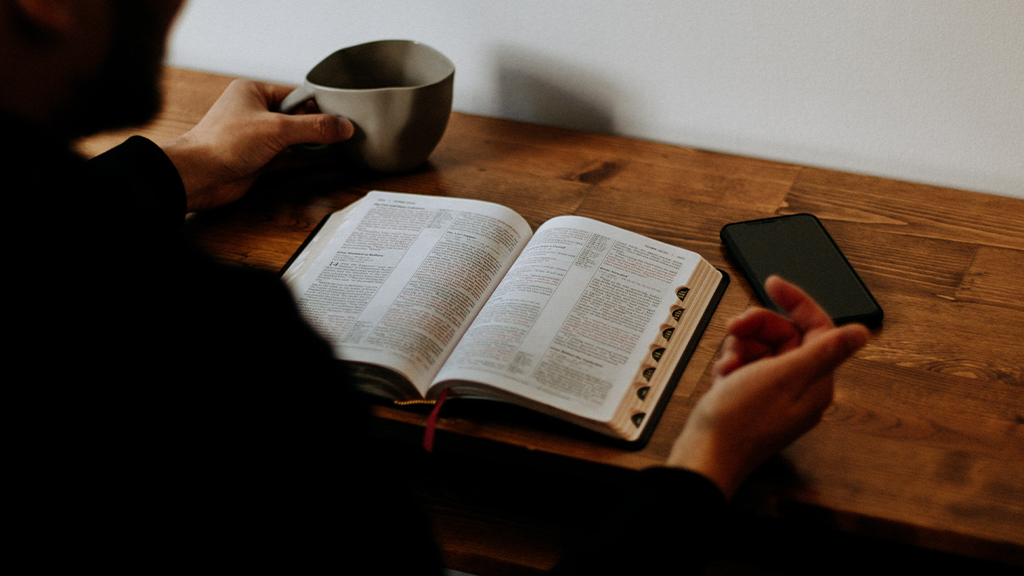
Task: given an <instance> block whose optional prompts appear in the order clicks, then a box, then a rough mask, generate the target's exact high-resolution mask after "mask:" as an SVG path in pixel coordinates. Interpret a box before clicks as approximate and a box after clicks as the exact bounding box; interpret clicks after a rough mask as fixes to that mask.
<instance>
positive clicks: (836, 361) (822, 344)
mask: <svg viewBox="0 0 1024 576" xmlns="http://www.w3.org/2000/svg"><path fill="white" fill-rule="evenodd" d="M868 336H869V332H868V329H867V328H865V327H864V326H861V325H860V324H848V325H846V326H842V327H839V328H833V329H831V330H829V331H828V332H826V333H823V334H821V335H820V336H819V337H817V338H815V339H813V340H810V341H805V342H804V343H803V344H802V345H801V346H800V347H798V348H796V349H794V350H790V351H789V352H787V353H785V354H783V355H781V356H777V357H775V358H772V359H769V360H767V361H766V362H767V363H769V364H768V365H766V367H765V368H766V369H767V370H768V371H770V372H771V373H773V374H774V375H775V376H776V378H777V381H778V382H782V383H790V384H795V386H793V387H792V392H793V393H794V394H795V395H796V396H800V395H802V394H804V392H805V391H807V390H808V389H809V387H811V385H812V384H813V383H815V382H819V381H821V379H822V378H826V377H830V376H831V374H832V372H833V371H834V370H835V369H836V368H838V367H839V365H840V364H842V363H843V361H845V360H846V359H847V358H849V357H850V356H851V355H853V353H854V352H856V351H857V350H860V349H861V348H863V347H864V345H865V344H867V341H868ZM829 380H830V378H829ZM828 399H829V401H831V394H829V397H828ZM826 406H827V403H826Z"/></svg>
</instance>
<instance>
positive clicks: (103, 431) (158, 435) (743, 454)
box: [0, 0, 867, 574]
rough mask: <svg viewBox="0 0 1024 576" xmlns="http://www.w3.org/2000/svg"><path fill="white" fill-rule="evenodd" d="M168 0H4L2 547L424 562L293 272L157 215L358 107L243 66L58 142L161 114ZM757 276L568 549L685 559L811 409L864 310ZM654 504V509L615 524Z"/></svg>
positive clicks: (582, 560) (813, 413) (604, 566)
mask: <svg viewBox="0 0 1024 576" xmlns="http://www.w3.org/2000/svg"><path fill="white" fill-rule="evenodd" d="M180 4H181V3H180V2H178V1H159V0H146V1H144V0H0V58H3V62H4V66H3V67H2V68H0V86H3V90H2V91H0V126H2V130H3V141H4V147H5V148H4V154H3V156H2V158H0V162H2V166H3V174H4V176H5V179H6V181H7V182H9V183H10V184H9V185H8V186H7V187H6V196H7V200H8V202H9V205H10V204H13V206H12V207H10V208H9V209H8V214H9V215H10V218H9V220H11V221H15V222H19V223H20V224H18V225H12V226H10V227H9V228H8V230H9V234H8V246H9V247H15V248H17V249H16V254H15V255H14V257H13V262H12V263H11V264H10V265H9V267H8V270H9V273H8V282H7V283H8V288H9V292H10V293H11V298H10V299H9V306H10V308H11V311H10V312H9V314H8V322H7V326H9V328H10V332H11V335H12V336H14V337H15V338H16V339H17V341H16V343H15V344H13V345H12V346H10V347H9V350H8V361H9V362H10V363H11V364H12V365H13V367H14V370H12V371H11V373H12V375H13V378H11V379H13V380H15V382H9V384H8V386H7V387H6V390H5V392H6V396H7V401H6V402H5V403H4V405H5V408H6V409H7V412H8V417H7V418H6V421H7V423H8V425H9V429H10V430H11V433H10V435H9V437H10V438H11V440H10V441H9V442H10V443H11V444H12V445H11V446H10V449H9V450H8V451H7V452H8V454H9V458H8V461H7V463H6V464H7V470H8V474H7V476H8V477H9V478H10V479H13V484H14V485H15V488H14V489H9V490H8V494H9V495H10V496H9V503H10V504H11V506H10V507H9V508H11V513H10V514H8V515H7V518H8V522H9V523H10V524H11V525H12V526H9V528H11V527H13V528H14V529H15V530H14V533H16V534H18V540H17V542H14V543H12V544H13V547H14V549H16V550H17V551H18V552H19V553H20V554H21V555H22V556H24V557H30V558H32V559H33V561H34V562H35V563H36V564H37V565H38V566H40V567H46V566H50V565H54V566H86V565H89V566H102V567H104V568H106V569H108V570H115V571H127V570H132V571H138V570H139V569H140V568H150V567H154V566H159V567H169V568H178V569H180V568H194V567H198V566H202V567H204V568H206V567H212V568H215V569H226V568H234V569H239V568H244V569H253V568H256V569H262V570H270V569H288V570H292V571H297V570H301V569H314V568H319V567H323V566H328V565H333V566H338V567H339V568H341V569H343V570H344V569H346V568H348V569H349V571H353V572H355V571H354V570H353V569H352V567H353V566H358V565H359V563H361V562H368V563H370V564H371V565H372V566H374V571H375V572H379V573H427V572H430V571H433V572H435V573H436V572H437V571H439V570H440V562H439V557H438V554H437V550H436V548H435V547H434V545H433V543H432V541H431V539H430V537H429V533H428V530H427V528H426V523H425V522H424V521H423V519H422V518H421V517H420V516H419V515H418V513H417V512H416V507H415V505H414V504H413V503H411V502H410V501H409V499H408V497H407V496H405V494H407V491H406V490H404V489H403V487H401V486H400V482H399V479H397V478H395V477H394V476H393V475H389V474H387V472H386V467H385V466H384V464H385V463H384V462H380V461H378V460H377V459H375V452H374V451H373V450H372V449H371V448H368V447H367V439H366V438H365V436H364V434H365V432H364V430H365V429H366V417H367V416H366V411H365V409H364V408H363V406H362V405H361V403H360V400H359V398H358V397H357V396H356V395H354V394H353V393H352V391H351V389H350V388H349V387H348V386H347V385H346V383H345V374H344V373H343V371H341V370H340V369H339V367H338V365H337V363H336V362H334V361H333V359H332V358H331V353H330V348H329V347H328V346H327V345H326V344H325V343H323V342H322V341H321V340H320V339H319V338H318V337H316V336H315V335H314V334H313V333H312V332H311V331H310V330H309V329H308V328H307V327H306V326H305V325H304V324H303V323H302V321H301V320H300V319H299V317H298V315H297V314H296V312H295V308H294V306H293V304H292V302H291V300H290V298H289V296H288V294H287V292H286V291H285V289H284V288H283V287H282V286H281V285H280V284H279V283H278V282H277V281H276V279H274V278H272V277H270V276H269V275H264V274H259V273H251V272H246V271H242V270H236V269H229V268H224V267H221V266H217V265H214V264H212V263H210V262H209V261H208V260H206V259H205V258H204V257H203V256H202V255H200V254H198V253H197V252H196V251H195V250H193V249H192V248H190V247H188V246H187V245H185V244H184V243H182V242H181V241H179V240H177V239H176V237H175V230H176V229H177V228H178V227H179V226H180V223H181V219H182V217H183V215H184V214H185V213H186V212H187V211H194V210H204V209H209V208H213V207H216V206H220V205H223V204H226V203H228V202H231V201H233V200H235V199H237V198H239V197H241V196H242V195H243V194H244V193H245V192H246V190H247V189H248V187H249V186H250V185H251V184H252V182H253V181H254V180H255V178H256V177H257V176H258V174H259V173H260V172H261V171H262V170H263V169H264V168H265V166H266V165H267V164H268V163H269V162H270V161H271V160H273V159H274V158H275V157H276V156H277V155H278V154H279V153H281V152H282V151H283V150H285V149H286V148H287V147H289V146H291V145H293V144H297V143H303V142H310V143H320V144H325V143H330V142H336V141H340V140H344V139H345V138H348V137H349V136H350V135H351V133H352V126H351V124H350V123H349V122H348V121H346V120H342V119H337V118H333V117H330V116H326V115H321V114H309V115H304V116H285V115H281V114H277V113H275V112H272V110H274V109H275V108H276V106H277V104H278V103H279V102H280V100H281V99H282V98H283V96H284V94H285V93H286V92H287V90H285V89H282V88H279V87H274V86H269V85H265V84H260V83H254V82H236V83H234V84H232V85H231V86H230V87H229V88H228V90H227V91H226V92H225V94H224V95H223V96H222V97H221V99H220V100H218V102H217V103H216V104H215V105H214V107H213V109H211V110H210V112H209V113H208V114H207V116H206V117H205V118H204V119H203V121H202V122H200V124H199V125H197V126H196V127H195V128H194V129H193V130H192V131H190V132H189V133H187V134H185V135H184V136H182V137H181V138H178V139H176V140H174V141H172V142H168V143H164V144H162V145H160V146H158V145H156V144H154V143H152V142H149V141H148V140H144V139H140V138H134V139H131V140H129V141H128V142H126V143H125V144H123V145H122V146H119V147H117V148H115V149H114V150H112V151H110V152H108V153H106V154H104V155H101V156H100V157H98V158H97V159H94V160H92V161H89V162H85V161H84V160H83V159H81V158H79V157H78V156H76V155H75V154H74V153H73V152H72V151H71V148H70V145H69V143H70V142H71V140H72V139H73V138H75V137H77V136H81V135H84V134H88V133H91V132H93V131H96V130H99V129H103V128H110V127H114V126H118V125H124V124H128V123H135V122H140V121H142V120H144V119H146V118H148V117H150V116H151V115H152V114H153V113H154V112H155V110H156V109H157V102H158V98H157V83H156V80H157V75H158V70H159V63H160V59H161V56H162V51H163V45H164V42H165V41H166V36H167V31H168V28H169V27H170V25H171V23H172V22H173V19H174V16H175V14H176V13H177V11H178V9H179V7H180ZM767 288H768V290H769V293H770V294H771V295H772V297H773V298H775V299H776V301H778V302H779V303H780V304H781V305H782V306H783V308H784V309H786V310H787V311H788V312H789V316H790V318H791V319H785V318H783V317H781V316H778V315H776V314H774V313H771V312H768V311H766V310H760V309H758V310H751V311H748V312H747V313H745V314H743V315H741V316H740V317H739V318H737V319H735V320H733V321H732V322H731V323H730V324H729V327H728V331H729V334H730V335H729V337H728V340H727V342H726V344H725V346H724V353H723V356H722V358H721V359H720V360H719V362H718V363H717V364H716V366H715V383H714V386H713V388H712V389H711V391H710V392H709V393H708V394H707V395H706V396H705V398H704V399H702V400H701V402H700V403H699V404H698V406H697V407H696V409H695V410H694V413H693V414H692V416H691V418H690V421H689V422H688V423H687V425H686V428H685V430H684V431H683V433H682V435H681V436H680V438H679V440H678V441H677V443H676V446H675V448H674V450H673V452H672V454H671V456H670V458H669V461H668V462H667V463H666V466H665V467H664V468H658V469H654V470H650V471H647V472H644V473H643V475H642V477H641V479H640V481H641V482H643V484H644V486H645V487H646V488H647V489H646V490H644V491H642V493H639V495H635V496H633V497H632V498H633V499H632V500H627V501H625V502H624V504H623V507H622V509H621V510H620V511H619V512H618V514H619V516H618V518H616V519H613V520H612V521H611V522H609V524H608V527H607V528H606V529H605V531H604V532H603V533H602V534H600V535H598V536H596V537H595V539H594V540H593V542H592V546H590V547H589V548H586V549H583V550H581V551H579V552H578V553H577V554H575V555H574V556H571V557H569V558H567V559H566V560H565V561H564V562H563V563H562V564H561V565H560V567H559V568H558V570H560V571H561V572H562V573H579V574H594V573H623V571H624V570H627V569H628V570H630V571H633V572H636V571H641V572H642V571H644V570H646V571H655V570H658V569H659V568H660V567H662V563H663V562H671V563H672V564H673V565H676V564H677V563H678V562H679V561H680V559H681V558H689V559H690V560H691V561H694V562H698V561H699V559H700V556H701V552H702V549H703V544H704V543H705V542H707V540H708V539H709V538H711V537H713V536H714V531H713V530H710V529H709V526H711V525H713V524H715V523H716V522H717V519H718V518H719V517H720V516H721V514H722V510H723V508H724V506H725V502H726V500H727V499H728V498H731V497H732V495H733V494H734V493H735V491H736V490H737V488H738V487H739V485H740V484H741V483H742V481H743V479H744V478H746V476H747V475H748V474H749V473H750V472H751V471H752V470H753V469H754V468H755V467H756V466H758V465H759V464H760V463H761V462H763V461H764V460H765V459H766V458H768V457H769V456H771V455H772V454H774V453H775V452H777V451H778V450H779V449H781V448H782V447H784V446H786V445H787V444H789V443H790V442H791V441H792V440H794V439H795V438H797V437H798V436H799V435H801V434H803V433H804V432H806V431H807V430H808V429H810V428H811V427H813V426H814V425H815V424H816V423H817V421H818V420H819V419H820V417H821V414H822V412H823V411H824V409H825V408H826V407H827V406H828V405H829V403H830V402H831V398H832V371H833V370H834V369H835V368H836V366H838V365H839V364H840V363H841V362H842V361H843V360H844V359H845V358H847V357H848V356H849V355H850V354H852V353H853V352H854V351H856V350H857V349H858V348H860V347H861V346H863V345H864V343H865V342H866V340H867V332H866V330H865V329H864V328H863V327H859V326H848V327H843V328H835V327H834V326H832V323H831V321H830V320H829V319H828V317H827V316H826V315H825V313H824V312H823V311H822V310H821V309H820V308H819V307H818V306H817V305H816V304H815V303H814V302H813V301H811V300H810V299H809V298H808V297H807V296H806V295H804V294H803V293H802V292H801V291H800V290H799V289H797V288H795V287H793V286H791V285H789V284H787V283H785V282H783V281H781V280H779V279H772V280H770V281H769V283H768V284H767ZM652 501H653V502H656V503H657V504H656V506H651V504H650V503H651V502H652ZM654 511H657V514H659V516H654V515H655V512H654ZM654 518H657V519H658V522H657V525H664V524H665V523H667V524H668V526H669V527H668V528H666V529H662V530H654V531H653V533H652V532H644V533H643V534H639V533H638V532H637V531H635V530H632V529H631V528H632V526H635V525H637V523H639V524H640V525H651V526H653V525H654V523H653V522H652V520H653V519H654ZM624 519H629V520H630V522H629V523H628V525H627V524H626V522H625V521H624ZM627 528H629V529H627ZM8 532H9V533H10V532H11V530H9V531H8ZM658 538H660V539H661V540H663V541H662V542H656V543H652V541H651V540H652V539H658ZM680 542H689V543H690V544H691V546H692V547H693V548H692V550H691V551H690V553H689V554H681V553H680V552H679V550H678V545H679V543H680ZM637 549H644V550H647V551H652V550H653V551H658V550H663V551H665V552H666V555H665V556H658V555H657V554H639V555H637V554H635V553H634V552H635V550H637Z"/></svg>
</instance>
